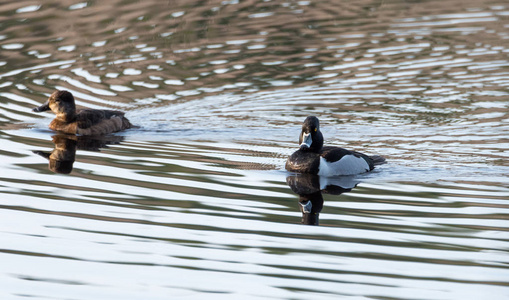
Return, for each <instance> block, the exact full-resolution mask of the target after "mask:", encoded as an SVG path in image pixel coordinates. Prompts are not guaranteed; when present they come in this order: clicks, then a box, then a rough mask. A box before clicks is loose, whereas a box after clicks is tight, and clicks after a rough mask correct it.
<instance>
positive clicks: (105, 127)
mask: <svg viewBox="0 0 509 300" xmlns="http://www.w3.org/2000/svg"><path fill="white" fill-rule="evenodd" d="M47 110H51V111H52V112H53V113H55V115H56V118H55V119H53V121H51V123H50V124H49V128H50V129H52V130H56V131H60V132H64V133H69V134H80V135H104V134H108V133H112V132H116V131H120V130H124V129H128V128H131V127H132V125H131V123H130V122H129V120H128V119H127V118H126V117H124V113H123V112H121V111H117V110H99V109H81V110H76V104H75V103H74V97H73V95H72V94H71V93H70V92H68V91H55V92H54V93H53V94H51V96H50V97H49V99H48V101H46V103H44V104H43V105H41V106H39V107H36V108H34V111H35V112H41V111H47Z"/></svg>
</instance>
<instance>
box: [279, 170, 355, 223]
mask: <svg viewBox="0 0 509 300" xmlns="http://www.w3.org/2000/svg"><path fill="white" fill-rule="evenodd" d="M286 183H287V184H288V185H289V186H290V188H291V189H292V191H293V192H294V193H296V194H298V195H299V204H300V205H299V207H300V210H301V212H302V223H303V224H306V225H319V215H320V212H321V211H322V208H323V196H322V192H323V193H327V194H332V195H341V194H342V193H346V192H349V191H351V190H352V189H353V188H354V187H355V186H357V184H358V183H359V182H358V181H357V180H355V179H354V177H352V176H341V177H323V176H318V175H312V174H297V175H291V176H288V177H286Z"/></svg>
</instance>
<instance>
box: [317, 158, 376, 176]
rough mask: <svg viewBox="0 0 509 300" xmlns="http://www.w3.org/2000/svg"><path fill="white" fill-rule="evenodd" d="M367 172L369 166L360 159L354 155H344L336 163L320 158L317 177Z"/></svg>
mask: <svg viewBox="0 0 509 300" xmlns="http://www.w3.org/2000/svg"><path fill="white" fill-rule="evenodd" d="M368 171H369V165H368V163H367V162H366V161H365V160H364V158H362V157H356V156H354V155H345V156H343V157H342V158H341V159H340V160H338V161H336V162H332V163H331V162H327V161H326V160H325V158H323V157H320V167H319V169H318V175H320V176H338V175H355V174H361V173H365V172H368Z"/></svg>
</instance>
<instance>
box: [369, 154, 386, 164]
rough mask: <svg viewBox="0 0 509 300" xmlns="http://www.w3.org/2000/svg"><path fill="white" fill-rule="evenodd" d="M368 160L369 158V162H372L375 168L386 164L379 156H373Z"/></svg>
mask: <svg viewBox="0 0 509 300" xmlns="http://www.w3.org/2000/svg"><path fill="white" fill-rule="evenodd" d="M369 158H371V160H373V164H374V165H375V166H378V165H383V164H385V163H386V162H387V161H386V160H385V158H384V157H382V156H380V155H373V156H370V157H369Z"/></svg>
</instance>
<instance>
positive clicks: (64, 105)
mask: <svg viewBox="0 0 509 300" xmlns="http://www.w3.org/2000/svg"><path fill="white" fill-rule="evenodd" d="M47 110H51V111H52V112H53V113H54V114H55V115H57V118H58V119H62V120H65V121H71V120H73V119H74V117H75V115H76V104H75V103H74V97H73V95H72V94H71V93H70V92H68V91H55V92H54V93H53V94H51V96H50V97H49V98H48V101H46V102H45V103H44V104H43V105H41V106H39V107H36V108H34V109H33V111H35V112H42V111H47Z"/></svg>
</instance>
